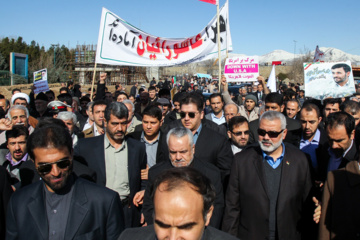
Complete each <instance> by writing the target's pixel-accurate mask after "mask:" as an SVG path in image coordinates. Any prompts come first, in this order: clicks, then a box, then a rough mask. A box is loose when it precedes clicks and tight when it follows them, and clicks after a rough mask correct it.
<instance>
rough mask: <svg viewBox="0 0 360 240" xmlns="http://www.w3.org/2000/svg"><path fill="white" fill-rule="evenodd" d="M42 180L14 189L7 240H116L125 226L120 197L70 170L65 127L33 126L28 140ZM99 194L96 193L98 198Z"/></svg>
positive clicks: (67, 134)
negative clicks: (33, 128)
mask: <svg viewBox="0 0 360 240" xmlns="http://www.w3.org/2000/svg"><path fill="white" fill-rule="evenodd" d="M27 149H28V153H29V155H30V158H31V159H32V160H33V161H34V163H35V168H36V170H37V172H38V173H39V175H40V176H41V178H42V181H38V182H36V183H34V184H32V185H30V186H28V187H26V188H22V189H20V190H18V191H16V192H15V194H14V195H13V197H12V198H11V200H10V202H9V206H8V211H7V224H6V227H7V228H6V239H76V238H92V239H116V238H117V237H118V236H119V235H120V233H121V232H122V230H123V229H124V219H123V212H122V208H121V202H120V198H119V195H118V194H117V193H116V192H114V191H112V190H109V189H106V188H104V187H100V186H97V185H95V184H93V183H90V182H88V181H86V180H84V179H81V178H77V177H76V175H74V174H72V167H73V163H72V161H73V160H72V154H73V149H72V138H71V136H70V133H69V131H68V130H67V129H65V128H64V127H60V126H58V125H54V124H49V125H46V126H44V127H41V128H38V129H36V130H35V131H34V133H33V134H32V135H30V137H29V139H28V142H27ZM99 196H101V197H99Z"/></svg>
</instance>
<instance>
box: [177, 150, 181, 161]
mask: <svg viewBox="0 0 360 240" xmlns="http://www.w3.org/2000/svg"><path fill="white" fill-rule="evenodd" d="M180 159H182V156H181V154H180V152H177V153H176V160H180Z"/></svg>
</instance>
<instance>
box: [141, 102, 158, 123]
mask: <svg viewBox="0 0 360 240" xmlns="http://www.w3.org/2000/svg"><path fill="white" fill-rule="evenodd" d="M145 115H147V116H150V117H154V118H157V119H158V120H159V121H161V119H162V111H161V109H160V108H159V107H157V106H155V105H150V106H147V107H146V108H145V109H144V111H143V112H142V117H143V118H144V116H145Z"/></svg>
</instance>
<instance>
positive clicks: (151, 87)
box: [148, 86, 156, 92]
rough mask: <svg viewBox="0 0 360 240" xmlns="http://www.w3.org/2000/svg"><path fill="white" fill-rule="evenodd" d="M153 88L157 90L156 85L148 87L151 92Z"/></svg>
mask: <svg viewBox="0 0 360 240" xmlns="http://www.w3.org/2000/svg"><path fill="white" fill-rule="evenodd" d="M152 90H155V91H156V87H154V86H150V87H149V89H148V92H150V91H152Z"/></svg>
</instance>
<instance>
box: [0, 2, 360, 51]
mask: <svg viewBox="0 0 360 240" xmlns="http://www.w3.org/2000/svg"><path fill="white" fill-rule="evenodd" d="M224 3H225V0H220V5H223V4H224ZM102 7H106V8H107V9H109V10H110V11H112V12H114V13H115V14H117V15H118V16H119V17H121V18H122V19H124V20H126V21H127V22H129V23H131V24H132V25H134V26H136V27H138V28H140V29H142V30H143V31H145V32H148V33H150V34H152V35H155V36H159V37H174V38H175V37H178V38H182V37H189V36H192V35H195V34H197V33H198V32H199V31H201V30H202V29H203V28H204V27H205V26H206V25H207V23H208V22H209V21H210V20H211V19H212V17H213V16H214V15H215V14H216V6H215V5H211V4H208V3H205V2H200V1H198V0H177V1H176V0H153V1H150V0H117V1H115V0H103V1H99V0H98V1H90V0H87V1H85V0H72V1H69V0H61V1H54V0H34V1H28V0H27V1H24V0H18V1H5V2H3V3H2V4H1V8H0V22H1V24H0V37H18V36H22V37H23V39H24V41H26V42H27V43H30V42H31V41H32V40H35V41H36V42H38V43H39V44H40V45H44V46H45V47H46V48H48V47H49V46H50V44H57V43H59V44H60V45H65V46H68V47H75V46H76V44H84V43H86V44H96V43H97V37H98V32H99V25H100V16H101V9H102ZM359 9H360V1H359V0H342V1H334V0H303V1H296V0H271V1H270V0H247V1H244V0H229V11H230V28H231V34H232V41H233V49H234V51H233V52H234V53H242V54H246V55H263V54H266V53H269V52H271V51H273V50H276V49H282V50H285V51H288V52H291V53H293V52H294V40H295V41H296V53H300V52H304V49H306V50H311V51H313V50H315V47H316V45H319V46H320V47H334V48H338V49H340V50H342V51H345V52H347V53H350V54H355V55H360V14H359Z"/></svg>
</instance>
